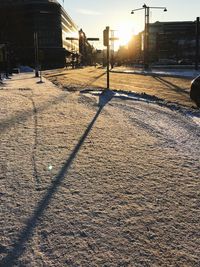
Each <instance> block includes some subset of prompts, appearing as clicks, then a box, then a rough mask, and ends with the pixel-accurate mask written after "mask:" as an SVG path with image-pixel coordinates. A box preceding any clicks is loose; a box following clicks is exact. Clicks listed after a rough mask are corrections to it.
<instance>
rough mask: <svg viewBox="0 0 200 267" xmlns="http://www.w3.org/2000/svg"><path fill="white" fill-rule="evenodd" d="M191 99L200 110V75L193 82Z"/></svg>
mask: <svg viewBox="0 0 200 267" xmlns="http://www.w3.org/2000/svg"><path fill="white" fill-rule="evenodd" d="M190 98H191V99H192V100H193V101H194V102H195V103H196V105H197V107H199V108H200V75H199V76H197V77H196V78H195V79H194V80H193V81H192V82H191V89H190Z"/></svg>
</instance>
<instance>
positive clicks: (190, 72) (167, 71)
mask: <svg viewBox="0 0 200 267" xmlns="http://www.w3.org/2000/svg"><path fill="white" fill-rule="evenodd" d="M111 71H112V72H117V73H129V74H131V73H132V74H141V75H160V76H166V77H168V76H170V77H178V78H188V79H194V78H195V77H197V76H198V75H200V70H194V69H177V68H174V69H173V68H163V67H162V66H161V67H160V68H154V67H152V69H150V70H149V71H148V70H147V71H146V70H143V69H142V68H129V67H115V68H114V69H112V70H111Z"/></svg>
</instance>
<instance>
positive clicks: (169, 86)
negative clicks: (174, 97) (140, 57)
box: [153, 75, 189, 95]
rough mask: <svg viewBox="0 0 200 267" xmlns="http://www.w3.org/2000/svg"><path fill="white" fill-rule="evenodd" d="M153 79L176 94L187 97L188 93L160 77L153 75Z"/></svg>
mask: <svg viewBox="0 0 200 267" xmlns="http://www.w3.org/2000/svg"><path fill="white" fill-rule="evenodd" d="M153 78H154V79H155V80H157V81H159V82H160V83H162V84H163V85H165V86H167V87H168V88H169V89H172V90H174V91H175V92H177V93H181V94H186V95H189V92H187V91H185V89H183V88H181V87H179V86H177V85H175V84H173V83H171V82H169V81H167V80H165V79H164V78H161V77H160V76H156V75H153Z"/></svg>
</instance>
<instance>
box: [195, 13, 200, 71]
mask: <svg viewBox="0 0 200 267" xmlns="http://www.w3.org/2000/svg"><path fill="white" fill-rule="evenodd" d="M199 34H200V30H199V17H197V19H196V49H195V50H196V51H195V70H198V69H199Z"/></svg>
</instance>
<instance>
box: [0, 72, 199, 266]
mask: <svg viewBox="0 0 200 267" xmlns="http://www.w3.org/2000/svg"><path fill="white" fill-rule="evenodd" d="M32 76H33V74H20V75H16V76H14V77H13V78H12V80H9V81H6V85H5V86H3V87H1V90H0V101H1V106H0V133H1V146H0V153H1V159H0V188H1V191H0V203H1V204H0V205H1V206H0V213H1V214H0V224H1V229H0V244H1V245H0V266H5V267H7V266H9V267H10V266H28V267H29V266H30V267H35V266H56V267H61V266H67V267H68V266H70V267H78V266H84V267H85V266H86V267H87V266H88V267H90V266H104V267H105V266H109V267H115V266H116V267H117V266H118V267H121V266H123V267H124V266H129V267H132V266H136V267H144V266H163V267H164V266H192V267H198V266H199V265H200V260H199V259H200V250H199V247H200V236H199V233H200V224H199V221H200V206H199V192H200V184H199V178H200V176H199V173H200V153H199V147H200V141H199V140H200V125H199V118H200V114H199V111H198V110H192V109H189V108H188V109H187V108H183V107H179V106H178V105H170V104H168V103H165V102H164V101H158V100H156V98H151V97H149V96H147V95H139V94H134V93H133V94H130V93H124V92H115V91H107V90H106V91H104V92H101V91H99V90H98V91H96V89H95V88H90V89H89V90H85V91H82V92H68V91H63V90H61V89H59V88H58V87H56V86H54V85H52V84H51V83H50V82H49V81H47V80H46V79H44V81H45V82H44V83H37V82H38V79H36V78H32Z"/></svg>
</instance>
